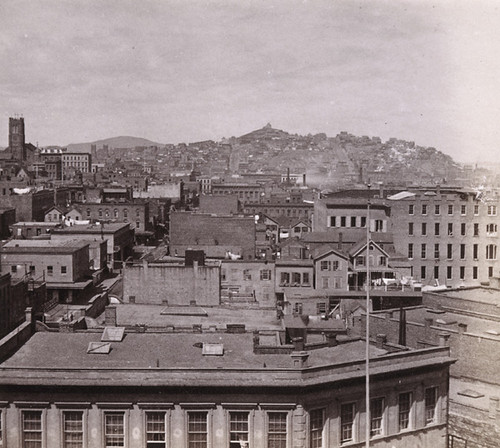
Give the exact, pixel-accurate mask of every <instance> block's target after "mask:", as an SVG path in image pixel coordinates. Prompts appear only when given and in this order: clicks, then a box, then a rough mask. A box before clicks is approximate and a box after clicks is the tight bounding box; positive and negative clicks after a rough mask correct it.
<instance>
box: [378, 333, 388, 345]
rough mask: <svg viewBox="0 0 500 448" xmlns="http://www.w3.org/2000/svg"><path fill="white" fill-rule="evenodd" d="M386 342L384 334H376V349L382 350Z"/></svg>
mask: <svg viewBox="0 0 500 448" xmlns="http://www.w3.org/2000/svg"><path fill="white" fill-rule="evenodd" d="M386 342H387V336H386V335H385V334H377V344H376V345H377V348H384V344H385V343H386Z"/></svg>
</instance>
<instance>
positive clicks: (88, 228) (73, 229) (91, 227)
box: [53, 222, 130, 234]
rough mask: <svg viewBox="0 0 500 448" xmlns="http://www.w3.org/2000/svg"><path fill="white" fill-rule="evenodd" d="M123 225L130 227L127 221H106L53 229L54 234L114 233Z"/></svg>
mask: <svg viewBox="0 0 500 448" xmlns="http://www.w3.org/2000/svg"><path fill="white" fill-rule="evenodd" d="M124 227H130V224H129V223H126V222H112V223H106V224H104V225H100V224H86V225H81V224H78V225H74V226H69V227H64V228H61V229H54V232H53V233H54V234H64V233H69V234H72V233H115V232H117V231H118V230H121V229H123V228H124Z"/></svg>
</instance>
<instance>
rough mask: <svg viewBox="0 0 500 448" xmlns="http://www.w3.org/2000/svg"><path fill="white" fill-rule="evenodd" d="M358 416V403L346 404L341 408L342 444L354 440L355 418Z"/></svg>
mask: <svg viewBox="0 0 500 448" xmlns="http://www.w3.org/2000/svg"><path fill="white" fill-rule="evenodd" d="M355 416H356V403H344V404H342V405H341V407H340V442H341V443H345V442H351V441H353V440H354V418H355Z"/></svg>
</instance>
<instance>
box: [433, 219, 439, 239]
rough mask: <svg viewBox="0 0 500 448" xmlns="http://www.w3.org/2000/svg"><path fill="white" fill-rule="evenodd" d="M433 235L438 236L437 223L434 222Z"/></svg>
mask: <svg viewBox="0 0 500 448" xmlns="http://www.w3.org/2000/svg"><path fill="white" fill-rule="evenodd" d="M434 235H436V236H439V223H438V222H436V223H434Z"/></svg>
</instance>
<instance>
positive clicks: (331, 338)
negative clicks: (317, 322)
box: [325, 333, 338, 347]
mask: <svg viewBox="0 0 500 448" xmlns="http://www.w3.org/2000/svg"><path fill="white" fill-rule="evenodd" d="M325 338H326V343H327V344H328V347H335V346H337V345H338V341H337V335H336V334H335V333H326V334H325Z"/></svg>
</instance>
